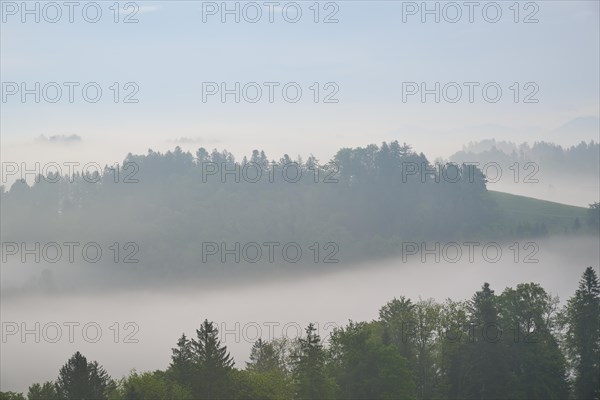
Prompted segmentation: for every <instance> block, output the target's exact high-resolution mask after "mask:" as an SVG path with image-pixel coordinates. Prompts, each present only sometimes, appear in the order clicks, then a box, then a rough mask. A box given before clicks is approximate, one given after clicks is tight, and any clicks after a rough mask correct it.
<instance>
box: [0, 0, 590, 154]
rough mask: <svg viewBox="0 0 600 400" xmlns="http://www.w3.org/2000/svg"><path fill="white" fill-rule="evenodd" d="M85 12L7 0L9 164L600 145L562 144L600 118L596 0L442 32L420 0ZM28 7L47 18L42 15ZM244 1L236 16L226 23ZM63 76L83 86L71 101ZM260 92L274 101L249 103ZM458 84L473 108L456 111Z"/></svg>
mask: <svg viewBox="0 0 600 400" xmlns="http://www.w3.org/2000/svg"><path fill="white" fill-rule="evenodd" d="M76 3H77V5H76V6H75V7H74V9H73V12H72V19H73V22H70V16H69V8H68V7H66V6H64V5H63V2H57V3H54V4H56V5H58V6H57V7H54V6H47V5H46V4H45V3H38V2H34V1H30V2H26V3H22V2H11V1H2V2H1V10H2V24H1V41H0V44H1V48H2V50H1V62H0V69H1V71H0V72H1V81H2V102H1V103H0V106H1V108H2V110H1V117H2V118H1V120H2V122H1V124H0V128H1V144H2V150H1V156H2V159H3V161H17V162H18V161H32V160H36V161H56V162H60V161H65V160H69V161H73V160H81V161H94V162H100V163H107V162H116V161H121V160H123V158H124V157H125V156H126V154H127V153H128V152H132V153H145V152H146V151H147V150H148V149H150V148H151V149H153V150H160V151H165V150H168V149H173V148H174V147H175V146H177V145H180V146H181V147H182V148H183V149H184V150H191V151H195V150H196V149H197V148H199V147H206V148H208V149H209V150H210V149H212V148H218V149H223V148H225V149H227V150H229V151H231V152H233V153H234V154H235V155H236V156H238V157H239V158H241V157H242V156H243V155H248V154H250V153H251V151H252V149H255V148H259V149H264V150H265V151H266V152H267V155H268V156H269V157H271V158H279V157H280V156H281V155H283V154H284V153H287V154H290V155H291V156H292V157H295V156H297V155H302V156H303V157H306V156H308V155H309V154H311V153H312V154H314V155H316V156H317V158H319V159H321V160H328V159H330V158H331V157H332V156H333V155H334V154H335V152H336V151H337V150H338V149H339V148H341V147H350V146H365V145H367V144H370V143H376V144H379V143H381V142H382V141H390V140H396V139H397V140H399V141H400V142H407V143H409V144H411V145H413V147H414V148H415V150H417V151H423V152H425V154H426V155H428V156H429V158H430V159H434V158H435V157H448V156H449V155H451V154H452V153H454V152H455V151H457V150H460V148H461V147H462V145H463V144H465V143H467V142H468V141H470V140H481V139H485V138H490V137H495V138H496V139H498V140H513V141H516V142H522V141H529V142H532V141H534V140H541V139H544V138H546V139H548V138H551V139H552V140H555V141H557V142H560V143H561V144H564V145H571V144H576V143H578V142H579V141H581V140H588V141H589V140H592V139H595V140H596V141H598V133H597V132H596V133H594V130H593V129H592V130H591V133H590V131H589V129H588V131H587V132H583V133H582V132H574V133H573V132H566V133H565V132H562V133H561V134H560V135H558V134H557V133H556V132H561V131H560V127H561V126H563V125H565V124H568V123H569V122H570V121H573V120H577V119H581V118H584V119H585V118H587V119H588V120H589V119H590V118H591V120H592V121H597V120H598V114H599V108H600V103H599V93H600V89H599V85H600V84H599V77H598V76H599V74H598V70H599V69H600V63H599V48H600V43H599V38H600V32H599V26H600V17H599V15H600V12H599V3H598V2H597V1H568V2H567V1H538V2H519V3H517V6H516V7H515V5H514V4H513V2H511V1H508V2H506V1H501V2H495V3H494V2H476V5H475V6H474V8H473V9H471V10H470V9H469V7H467V6H465V5H464V4H465V2H451V5H450V6H449V5H448V3H446V2H428V3H427V4H426V5H425V7H427V8H428V9H430V10H434V9H435V8H436V7H437V9H438V10H439V22H436V21H435V18H436V15H435V14H424V13H423V12H422V11H423V4H422V3H421V2H400V1H369V2H367V1H337V2H319V3H315V2H313V1H300V2H273V3H269V2H263V1H259V2H233V1H230V2H226V3H224V2H198V1H168V2H166V1H140V2H129V3H127V2H121V3H120V6H119V7H115V6H114V2H113V1H99V2H95V3H93V2H92V3H90V2H76ZM249 3H250V4H249ZM275 3H277V4H275ZM23 4H26V7H28V8H29V9H30V10H35V7H38V10H39V12H38V15H37V17H39V22H36V21H35V18H36V15H35V13H29V14H27V13H26V12H24V10H23ZM36 4H37V6H36ZM315 4H316V5H315ZM236 7H237V9H238V10H239V13H238V14H237V17H238V18H239V22H236V21H235V19H236V13H235V12H234V13H229V14H227V13H223V10H224V9H227V10H235V9H236ZM84 9H85V12H84ZM98 9H100V10H101V15H99V16H98V18H96V15H97V14H96V12H97V10H98ZM257 9H260V10H261V15H260V17H259V16H258V14H257ZM298 9H300V10H301V15H298V14H296V12H297V10H298ZM57 10H60V13H61V14H60V16H59V14H57ZM316 10H318V15H317V14H316ZM484 10H485V11H484ZM498 10H500V12H501V14H497V11H498ZM516 10H518V13H517V11H516ZM457 11H459V12H460V13H461V15H460V17H459V14H458V13H457ZM470 11H471V12H472V15H471V16H470V15H469V14H470ZM270 12H271V13H272V18H273V22H270V20H269V14H270ZM115 18H116V19H117V20H118V22H115ZM95 19H97V22H95V23H92V22H91V21H94V20H95ZM125 19H129V20H130V23H125V22H124V20H125ZM223 19H224V21H225V22H223ZM254 19H255V20H256V21H257V22H254V23H252V22H251V21H252V20H254ZM315 19H316V20H317V21H318V22H315ZM471 19H472V22H471V21H470V20H471ZM515 19H516V20H517V22H515ZM53 20H57V22H55V23H52V22H51V21H53ZM294 20H297V22H294V23H293V22H291V21H294ZM423 20H424V22H423ZM453 20H457V22H452V21H453ZM495 20H497V22H492V21H495ZM23 21H24V22H23ZM88 21H90V22H88ZM135 21H137V22H135ZM325 21H327V23H326V22H325ZM526 21H527V22H526ZM536 21H537V22H536ZM35 82H39V83H40V86H39V90H37V93H38V94H39V95H40V102H39V103H36V102H35V94H29V95H25V101H23V98H22V97H21V94H22V89H30V90H31V89H33V91H34V92H36V90H35ZM52 82H55V83H52ZM65 82H74V83H72V84H70V85H72V86H71V87H72V88H73V99H72V100H73V101H72V102H71V101H70V99H69V86H68V85H65ZM115 82H116V86H115ZM236 82H239V85H240V86H239V87H240V89H239V92H238V93H239V95H240V102H239V103H236V102H235V94H229V95H226V97H225V102H223V101H222V98H221V96H220V94H221V84H222V83H223V84H224V85H225V87H224V88H225V89H229V90H231V89H234V88H235V85H236ZM252 82H255V83H252ZM265 82H272V84H270V85H271V86H267V85H265ZM315 82H316V85H315ZM436 82H439V84H440V86H439V88H440V89H439V90H438V94H439V95H440V101H439V103H436V101H435V94H431V93H430V94H429V95H426V96H425V101H424V102H423V99H422V97H421V89H426V90H427V89H429V90H432V89H435V87H436V86H435V85H436ZM465 82H467V83H469V82H471V84H469V85H471V86H468V85H465ZM88 83H91V85H88V86H87V89H86V90H87V92H86V94H87V95H88V97H87V100H86V98H85V97H84V93H83V87H84V86H85V85H86V84H88ZM248 83H251V84H250V85H247V84H248ZM515 83H516V86H515ZM22 84H24V85H25V86H24V87H23V86H22ZM286 84H288V86H286V87H287V89H286V90H287V92H285V93H284V92H283V87H284V86H285V85H286ZM422 84H424V85H425V86H424V87H423V86H421V85H422ZM207 85H208V86H207ZM486 85H487V86H486ZM90 86H91V89H90ZM484 86H485V87H486V88H487V89H486V90H487V91H486V92H485V93H484V91H483V87H484ZM56 87H60V88H61V91H62V92H61V95H60V97H57V96H58V92H57V91H56ZM96 87H100V89H101V90H102V94H101V96H100V97H99V100H98V101H97V102H95V103H94V102H91V100H93V99H94V97H95V93H96V92H95V90H96V89H95V88H96ZM244 87H246V89H245V90H246V91H244ZM256 87H259V88H260V89H261V91H262V96H261V97H260V99H259V100H258V101H256V102H251V101H252V100H253V99H255V98H256V94H257V92H256ZM270 87H272V88H273V101H272V102H270V101H269V88H270ZM297 87H299V88H300V90H301V91H302V95H301V96H300V97H299V100H298V101H297V102H292V101H293V100H294V96H295V93H296V92H295V91H296V88H297ZM470 87H471V88H473V89H472V90H473V92H472V95H473V99H472V100H473V101H472V102H471V101H469V88H470ZM44 88H45V89H44ZM117 88H118V99H117V102H116V103H115V94H116V92H117ZM215 88H216V89H217V90H218V91H219V92H217V93H216V94H213V95H210V94H207V93H208V90H209V89H215ZM317 88H318V95H317ZM415 88H416V89H417V90H418V92H416V93H415V94H409V93H410V92H409V90H411V89H415ZM444 88H445V89H444ZM457 88H458V89H460V90H461V92H462V97H461V98H460V99H459V100H458V101H456V102H452V100H453V99H455V98H456V95H457V94H458V91H457V90H458V89H457ZM497 88H500V90H501V91H502V93H501V96H500V97H498V101H496V102H492V101H493V100H494V99H495V97H496V93H497V92H496V90H497ZM517 88H518V93H517ZM434 91H435V90H434ZM134 92H135V93H134ZM128 95H131V96H130V97H127V96H128ZM285 95H287V96H288V97H287V99H288V100H286V97H284V96H285ZM315 96H317V97H315ZM485 96H487V98H486V97H485ZM515 96H516V97H515ZM55 98H58V100H57V101H56V102H55V103H52V102H51V101H52V100H53V99H55ZM315 98H316V100H317V102H315ZM126 99H127V100H137V102H133V103H132V102H125V100H126ZM486 99H488V100H489V101H488V100H486ZM515 99H516V100H517V102H515ZM336 100H337V101H336ZM331 101H334V102H331ZM596 123H597V122H596ZM553 133H554V134H553ZM40 135H44V137H46V138H50V137H55V139H57V140H53V141H48V140H43V138H42V140H40ZM63 135H64V136H70V135H77V136H78V137H79V139H80V140H63V139H64V137H63Z"/></svg>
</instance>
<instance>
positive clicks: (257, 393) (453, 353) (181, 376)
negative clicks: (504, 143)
mask: <svg viewBox="0 0 600 400" xmlns="http://www.w3.org/2000/svg"><path fill="white" fill-rule="evenodd" d="M390 151H391V149H390ZM599 336H600V284H599V282H598V277H597V274H596V272H595V271H594V270H593V268H591V267H590V268H587V269H586V270H585V272H584V274H583V278H582V280H581V282H580V284H579V287H578V289H577V291H576V292H575V295H574V296H573V297H572V298H571V299H570V300H569V301H568V304H567V306H566V307H565V309H564V311H563V312H562V313H559V312H558V299H557V298H553V297H552V296H550V295H549V294H548V293H547V292H546V291H545V290H544V289H543V288H542V287H541V286H540V285H539V284H535V283H523V284H519V285H517V286H516V287H514V288H506V289H505V290H504V291H503V292H502V293H501V294H500V295H496V294H495V293H494V290H492V288H491V287H490V285H489V284H487V283H485V284H484V285H483V287H482V289H481V290H480V291H477V292H476V293H475V294H474V295H473V296H472V298H471V300H469V301H463V302H456V301H452V300H447V301H446V302H444V303H443V304H439V303H436V302H435V301H434V300H432V299H429V300H419V301H416V302H413V301H412V300H410V299H408V298H406V297H399V298H395V299H393V300H391V301H389V302H388V303H387V304H385V305H384V306H383V307H382V308H381V309H380V311H379V318H378V319H377V320H375V321H371V322H356V323H355V322H350V323H349V324H348V325H346V326H345V327H342V328H338V329H336V330H335V331H334V332H333V333H332V335H331V337H330V338H329V341H328V342H327V344H324V342H322V340H321V337H320V336H319V335H318V333H317V329H316V327H315V326H314V325H313V324H309V325H308V327H307V328H306V332H305V335H304V336H302V337H300V338H297V339H296V340H294V341H289V340H287V339H285V338H281V339H275V340H272V341H264V340H262V339H259V340H258V341H256V342H255V343H254V345H253V347H252V350H251V352H250V357H249V362H247V363H246V368H245V369H244V370H237V369H235V368H234V363H233V360H232V358H231V357H230V355H229V353H228V351H227V348H226V346H224V345H222V344H221V342H220V341H219V338H218V330H217V329H216V327H215V326H214V324H213V323H212V322H209V321H208V320H205V321H204V322H203V323H202V324H201V326H200V328H199V329H198V330H197V331H196V337H195V338H194V339H192V340H189V339H188V338H187V337H186V336H185V335H182V336H181V338H180V339H179V340H178V341H177V345H176V347H175V348H173V349H172V356H171V364H170V365H169V367H168V369H167V370H166V371H154V372H144V373H141V374H138V373H137V372H133V373H131V374H130V375H129V376H127V377H125V378H122V379H121V380H120V381H119V382H118V383H116V384H115V383H114V382H113V381H111V380H110V378H109V377H108V375H107V374H106V372H105V371H104V370H103V369H102V368H101V367H100V366H99V365H98V363H97V362H91V363H88V362H87V360H86V359H85V357H83V356H82V355H81V354H80V353H79V352H77V353H75V354H74V355H73V357H71V358H70V359H69V360H68V361H67V363H66V364H65V365H64V366H63V367H62V368H61V369H60V374H59V377H58V379H57V381H56V382H46V383H44V384H43V385H40V384H34V385H32V386H31V387H30V388H29V392H28V399H29V400H38V399H49V400H59V399H110V400H176V399H177V400H179V399H181V400H191V399H194V400H196V399H236V400H237V399H239V400H242V399H245V400H255V399H256V400H258V399H298V400H299V399H362V400H367V399H369V400H370V399H374V400H375V399H390V400H391V399H416V400H450V399H472V400H482V399H483V400H485V399H490V400H491V399H519V400H530V399H531V400H562V399H573V400H580V399H581V400H588V399H594V400H596V399H598V398H599V395H600V393H599V391H598V386H599V380H598V377H599V375H600V374H599V372H600V363H599V356H600V337H599ZM563 351H564V352H563ZM565 355H566V357H565ZM0 399H6V400H23V399H24V397H23V396H22V395H20V394H17V393H13V392H5V393H0Z"/></svg>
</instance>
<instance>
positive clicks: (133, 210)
mask: <svg viewBox="0 0 600 400" xmlns="http://www.w3.org/2000/svg"><path fill="white" fill-rule="evenodd" d="M442 167H443V168H442ZM442 167H440V166H439V165H436V164H435V163H431V162H430V161H429V160H428V159H427V157H426V156H425V155H424V154H423V153H418V152H416V151H414V150H413V149H412V148H411V147H410V146H409V145H406V144H403V145H401V144H400V143H399V142H398V141H393V142H391V143H386V142H384V143H382V144H381V145H380V146H377V145H369V146H366V147H357V148H343V149H340V150H339V151H338V152H337V154H336V155H335V156H334V157H333V159H332V160H330V161H329V162H326V163H321V162H319V160H317V159H316V158H315V157H312V156H310V157H308V158H307V159H306V160H303V159H301V158H298V159H296V160H293V159H292V158H291V157H289V156H288V155H284V156H283V157H282V158H280V159H279V160H274V159H270V158H268V157H267V155H266V154H265V153H264V151H259V150H254V151H253V152H252V154H251V155H250V156H249V157H244V158H243V159H242V160H241V161H239V162H238V161H236V159H235V157H234V156H233V154H231V153H229V152H227V151H226V150H224V151H218V150H216V149H215V150H213V151H212V152H209V151H207V150H206V149H204V148H200V149H198V151H197V152H196V153H195V154H192V153H190V152H184V151H182V150H181V149H180V148H179V147H178V148H176V149H175V150H174V151H168V152H166V153H164V154H163V153H158V152H154V151H152V150H149V151H148V153H147V154H145V155H132V154H129V155H128V156H127V157H126V159H125V160H124V162H123V164H122V165H120V166H118V167H115V166H106V167H105V168H104V169H103V171H100V172H96V173H95V174H94V173H87V174H80V173H75V174H73V175H72V176H56V175H52V174H50V175H51V176H46V177H45V178H44V177H40V179H38V181H37V182H35V183H33V184H31V185H30V184H29V183H27V182H25V181H23V180H18V181H16V182H15V183H14V184H12V185H11V187H10V189H9V190H5V188H4V187H2V189H1V190H0V197H1V201H0V206H1V212H2V216H3V218H2V221H1V229H2V232H3V240H5V241H14V242H28V241H49V242H59V243H60V242H69V241H74V240H78V241H81V242H103V243H106V245H107V247H108V246H109V245H110V244H112V243H115V242H118V243H128V242H135V243H137V244H138V245H139V255H138V257H137V258H138V259H139V260H140V261H141V262H142V263H143V265H144V271H146V272H147V274H146V275H147V276H151V274H150V272H152V273H153V274H162V275H161V276H162V277H163V278H166V277H168V276H171V275H178V274H189V273H190V271H199V270H201V271H203V272H204V273H210V271H213V272H214V273H218V272H217V271H220V270H221V269H222V268H221V267H222V264H220V265H208V264H206V265H204V264H203V265H200V264H201V263H200V261H199V260H201V257H200V255H199V254H198V249H199V248H201V245H200V244H201V243H203V242H206V241H210V242H217V243H220V242H228V243H229V242H242V243H247V242H257V243H263V242H269V241H273V240H278V241H279V242H282V243H286V242H297V243H302V245H303V246H304V245H306V246H309V245H311V244H313V243H315V242H317V243H320V244H324V243H329V242H335V243H336V244H337V245H338V246H339V248H340V251H339V257H338V258H339V259H340V260H341V262H354V261H362V260H366V259H369V258H373V257H380V256H388V255H396V254H397V251H398V248H399V243H401V242H402V241H411V242H420V241H436V240H469V239H472V240H482V239H485V240H502V239H507V238H511V239H514V238H516V236H515V235H517V234H518V235H519V237H523V236H528V237H532V236H535V235H545V234H548V233H549V232H550V233H552V232H556V230H554V231H553V229H554V228H556V227H554V225H555V224H556V221H555V219H553V218H552V216H549V217H548V221H538V222H536V223H535V224H533V225H532V226H531V227H529V226H525V227H520V226H518V224H517V223H514V224H513V222H510V224H513V225H514V226H512V225H511V226H508V225H507V224H509V222H507V221H509V219H507V218H505V215H504V214H503V211H502V209H500V208H499V206H498V204H496V202H495V200H494V198H493V197H492V196H491V195H490V193H489V192H488V191H487V189H486V178H485V176H484V175H483V174H482V173H481V171H480V170H479V169H477V168H476V167H474V166H467V165H462V164H453V165H448V166H446V165H444V166H442ZM298 176H299V178H297V177H298ZM257 177H260V178H258V179H257ZM236 178H238V182H236ZM597 211H598V210H596V214H597ZM594 215H595V214H594ZM596 219H597V218H596ZM590 221H591V220H590ZM590 221H586V220H581V221H579V225H580V226H581V229H579V230H578V231H582V232H589V231H594V229H595V228H594V226H595V225H594V223H593V222H590ZM572 224H573V221H569V222H568V226H565V227H557V228H556V229H558V232H562V231H563V228H565V229H567V228H568V229H569V230H572V229H571V226H572ZM538 226H539V229H538V228H537V227H538ZM515 232H517V234H515ZM229 245H230V246H231V245H232V244H231V243H229ZM107 269H108V268H107ZM152 276H153V275H152Z"/></svg>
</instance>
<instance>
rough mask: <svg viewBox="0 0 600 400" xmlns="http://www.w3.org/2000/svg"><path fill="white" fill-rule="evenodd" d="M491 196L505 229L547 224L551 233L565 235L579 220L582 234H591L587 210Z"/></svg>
mask: <svg viewBox="0 0 600 400" xmlns="http://www.w3.org/2000/svg"><path fill="white" fill-rule="evenodd" d="M488 193H489V194H490V196H491V197H492V198H493V199H494V200H495V202H496V204H498V207H499V209H500V211H501V213H502V215H503V216H504V221H503V223H502V225H503V226H505V227H514V226H517V225H518V224H519V223H521V224H529V225H535V224H536V223H542V222H543V223H545V225H546V227H547V228H548V231H549V233H564V232H565V228H567V230H568V231H569V232H570V231H571V230H572V228H573V223H574V222H575V218H579V222H580V223H581V232H591V228H590V227H589V226H588V224H587V218H588V215H587V208H585V207H577V206H570V205H567V204H561V203H554V202H552V201H546V200H539V199H534V198H531V197H525V196H518V195H514V194H508V193H502V192H495V191H491V190H490V191H489V192H488Z"/></svg>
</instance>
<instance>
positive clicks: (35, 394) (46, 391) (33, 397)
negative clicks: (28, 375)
mask: <svg viewBox="0 0 600 400" xmlns="http://www.w3.org/2000/svg"><path fill="white" fill-rule="evenodd" d="M57 399H58V393H57V392H56V386H55V385H54V383H53V382H44V383H43V384H41V385H40V384H39V383H34V384H33V385H31V386H30V387H29V391H28V392H27V400H57Z"/></svg>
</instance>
